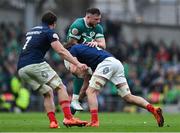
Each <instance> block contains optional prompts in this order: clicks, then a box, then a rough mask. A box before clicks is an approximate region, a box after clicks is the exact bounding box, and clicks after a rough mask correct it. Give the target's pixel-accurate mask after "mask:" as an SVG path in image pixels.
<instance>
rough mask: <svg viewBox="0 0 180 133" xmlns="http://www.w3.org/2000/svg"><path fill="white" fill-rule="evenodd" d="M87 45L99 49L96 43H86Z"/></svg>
mask: <svg viewBox="0 0 180 133" xmlns="http://www.w3.org/2000/svg"><path fill="white" fill-rule="evenodd" d="M86 45H88V46H89V47H97V46H98V43H97V42H96V41H91V42H88V43H86Z"/></svg>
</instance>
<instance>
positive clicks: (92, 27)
mask: <svg viewBox="0 0 180 133" xmlns="http://www.w3.org/2000/svg"><path fill="white" fill-rule="evenodd" d="M83 20H84V24H85V26H86V27H87V28H93V27H90V26H89V25H88V24H87V22H86V19H85V18H83Z"/></svg>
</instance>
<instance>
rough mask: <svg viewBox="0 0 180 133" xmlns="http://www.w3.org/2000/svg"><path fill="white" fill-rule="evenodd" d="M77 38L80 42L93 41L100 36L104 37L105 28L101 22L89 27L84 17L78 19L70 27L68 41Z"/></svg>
mask: <svg viewBox="0 0 180 133" xmlns="http://www.w3.org/2000/svg"><path fill="white" fill-rule="evenodd" d="M70 38H75V39H77V40H78V43H85V42H91V41H92V40H95V39H98V38H104V33H103V28H102V26H101V25H100V24H97V25H96V26H95V27H89V26H88V25H87V24H86V21H85V19H84V18H78V19H76V20H75V21H74V22H73V23H72V25H71V26H70V28H69V31H68V35H67V41H68V40H69V39H70Z"/></svg>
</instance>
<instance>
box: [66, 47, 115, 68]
mask: <svg viewBox="0 0 180 133" xmlns="http://www.w3.org/2000/svg"><path fill="white" fill-rule="evenodd" d="M69 51H70V53H71V54H72V55H73V56H74V57H76V58H77V59H78V60H79V61H80V62H81V63H85V64H86V65H87V66H89V67H91V69H92V70H93V71H94V70H95V69H96V67H97V65H98V64H99V63H101V62H102V61H103V60H104V59H105V58H107V57H112V56H113V55H112V54H110V53H108V52H107V51H105V50H102V49H101V48H98V47H89V46H87V45H84V44H77V45H73V46H72V47H71V48H70V49H69Z"/></svg>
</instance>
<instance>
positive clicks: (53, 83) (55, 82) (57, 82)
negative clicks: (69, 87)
mask: <svg viewBox="0 0 180 133" xmlns="http://www.w3.org/2000/svg"><path fill="white" fill-rule="evenodd" d="M46 84H47V85H49V86H50V87H51V88H52V89H53V90H55V89H56V88H63V87H65V86H64V84H63V82H62V80H61V78H60V77H59V76H58V75H57V74H55V75H54V77H53V78H52V79H51V80H50V81H49V82H47V83H46Z"/></svg>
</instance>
